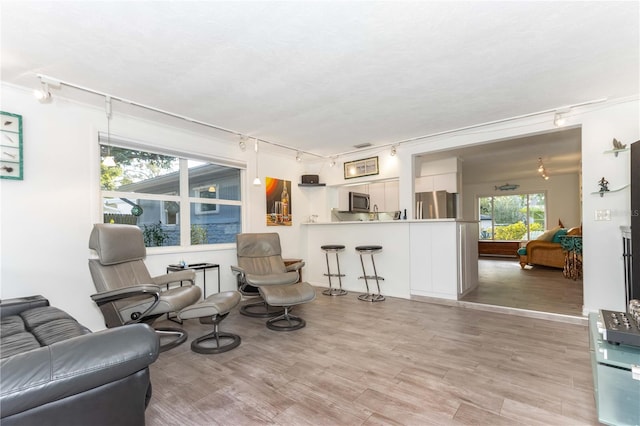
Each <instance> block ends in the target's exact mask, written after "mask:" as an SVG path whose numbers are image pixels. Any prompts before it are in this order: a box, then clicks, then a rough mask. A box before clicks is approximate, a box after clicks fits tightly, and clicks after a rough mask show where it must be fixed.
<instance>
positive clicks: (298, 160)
mask: <svg viewBox="0 0 640 426" xmlns="http://www.w3.org/2000/svg"><path fill="white" fill-rule="evenodd" d="M296 161H297V162H300V161H302V152H300V151H298V152H297V153H296Z"/></svg>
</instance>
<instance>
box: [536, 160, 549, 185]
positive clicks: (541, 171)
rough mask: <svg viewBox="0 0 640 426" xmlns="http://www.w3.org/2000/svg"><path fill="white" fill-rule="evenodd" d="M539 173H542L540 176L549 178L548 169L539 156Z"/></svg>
mask: <svg viewBox="0 0 640 426" xmlns="http://www.w3.org/2000/svg"><path fill="white" fill-rule="evenodd" d="M538 173H540V177H542V179H544V180H549V175H548V174H547V169H545V168H544V163H543V162H542V157H538Z"/></svg>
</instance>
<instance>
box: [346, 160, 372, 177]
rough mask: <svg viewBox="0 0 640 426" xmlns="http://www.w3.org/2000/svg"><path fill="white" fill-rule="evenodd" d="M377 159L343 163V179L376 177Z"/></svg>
mask: <svg viewBox="0 0 640 426" xmlns="http://www.w3.org/2000/svg"><path fill="white" fill-rule="evenodd" d="M378 173H380V170H379V169H378V157H371V158H365V159H363V160H356V161H348V162H345V163H344V178H345V179H353V178H357V177H362V176H370V175H377V174H378Z"/></svg>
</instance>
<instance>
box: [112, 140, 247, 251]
mask: <svg viewBox="0 0 640 426" xmlns="http://www.w3.org/2000/svg"><path fill="white" fill-rule="evenodd" d="M112 139H113V138H112ZM109 150H110V153H111V155H112V156H113V157H114V159H115V162H116V166H115V167H107V166H105V165H103V164H101V165H100V183H101V195H102V210H103V220H104V222H105V223H128V224H132V225H137V226H138V227H140V229H142V232H143V234H144V237H145V245H146V246H147V247H160V246H163V247H165V246H190V245H200V244H227V243H234V242H235V236H236V234H238V233H239V232H242V221H241V218H242V196H241V193H240V188H241V185H240V182H241V170H242V169H241V168H240V167H238V166H236V165H222V164H216V163H215V160H212V161H206V160H203V159H194V158H188V157H187V156H185V155H181V154H174V153H157V152H152V151H151V150H150V149H149V148H146V149H139V148H138V147H137V146H136V145H135V144H134V146H124V144H123V146H117V145H114V143H113V140H112V142H111V144H110V147H109ZM100 151H101V154H102V156H103V157H104V156H105V155H106V152H107V146H106V145H104V144H101V145H100Z"/></svg>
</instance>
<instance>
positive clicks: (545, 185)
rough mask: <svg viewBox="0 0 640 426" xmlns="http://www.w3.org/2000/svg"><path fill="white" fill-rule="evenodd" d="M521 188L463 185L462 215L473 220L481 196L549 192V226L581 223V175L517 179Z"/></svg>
mask: <svg viewBox="0 0 640 426" xmlns="http://www.w3.org/2000/svg"><path fill="white" fill-rule="evenodd" d="M518 184H519V185H520V187H519V188H518V189H516V190H515V191H500V190H496V189H495V186H499V185H501V183H496V184H495V185H492V184H490V183H477V184H468V185H464V186H463V190H462V195H463V198H464V201H463V206H464V210H463V218H464V219H467V220H474V219H475V218H476V217H477V215H476V209H477V202H476V199H477V197H478V196H489V195H509V194H510V193H512V192H513V193H515V192H521V193H524V192H528V193H531V192H545V191H546V193H547V200H546V201H547V203H546V206H547V221H548V223H547V228H553V227H554V226H556V225H557V224H558V220H562V223H563V224H564V225H565V226H566V227H567V228H571V227H574V226H580V223H581V221H580V177H579V175H578V174H577V173H576V174H566V175H553V176H551V177H550V178H549V180H543V179H541V178H536V179H521V180H519V181H518Z"/></svg>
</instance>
